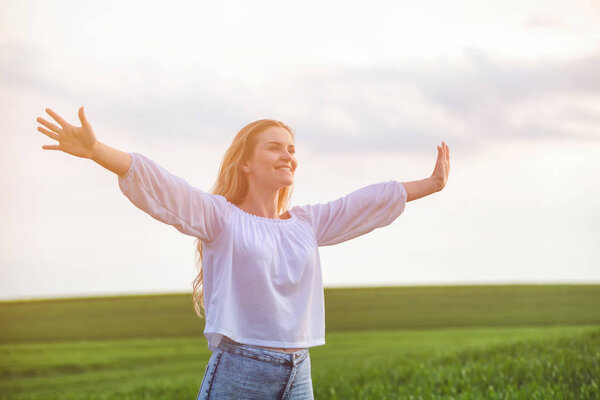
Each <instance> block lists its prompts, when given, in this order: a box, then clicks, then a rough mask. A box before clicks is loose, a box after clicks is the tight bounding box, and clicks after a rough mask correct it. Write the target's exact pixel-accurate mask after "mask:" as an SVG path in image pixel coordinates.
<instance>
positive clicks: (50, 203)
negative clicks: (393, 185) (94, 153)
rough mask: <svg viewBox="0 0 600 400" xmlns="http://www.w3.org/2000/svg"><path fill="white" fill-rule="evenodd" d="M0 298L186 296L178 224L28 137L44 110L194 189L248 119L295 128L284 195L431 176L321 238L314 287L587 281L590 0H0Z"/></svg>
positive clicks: (593, 70)
mask: <svg viewBox="0 0 600 400" xmlns="http://www.w3.org/2000/svg"><path fill="white" fill-rule="evenodd" d="M0 7H1V9H0V93H1V98H0V101H1V105H2V110H3V113H2V118H1V119H0V134H1V135H2V139H3V140H2V145H1V146H0V152H1V154H0V155H1V157H0V160H1V161H0V162H1V163H2V164H1V168H0V182H1V184H2V196H0V210H1V211H0V212H1V214H0V216H1V218H2V224H1V226H2V231H1V234H2V237H1V240H0V251H1V259H0V261H1V265H0V299H17V298H38V297H62V296H88V295H103V294H120V293H159V292H173V291H177V292H186V291H187V292H189V291H190V290H191V282H192V280H193V279H194V277H195V274H196V269H195V259H194V256H195V246H194V238H192V237H189V236H185V235H183V234H181V233H180V232H178V231H177V230H176V229H175V228H173V227H171V226H168V225H165V224H161V223H160V222H158V221H156V220H154V219H152V218H151V217H150V216H148V215H146V214H144V213H143V212H142V211H141V210H139V209H137V208H136V207H135V206H134V205H133V204H132V203H131V202H130V201H129V200H128V199H127V198H126V197H125V196H124V195H123V194H122V193H121V191H120V190H119V187H118V181H117V176H116V175H114V174H113V173H111V172H110V171H108V170H105V169H104V168H102V167H100V166H99V165H97V164H95V163H94V162H92V161H90V160H86V159H81V158H77V157H73V156H71V155H68V154H66V153H62V152H59V151H48V150H42V149H41V147H42V145H45V144H55V143H56V142H54V141H52V140H51V139H50V138H48V137H46V136H45V135H43V134H41V133H40V132H38V131H37V130H36V128H37V126H39V124H38V123H37V122H36V118H37V117H39V116H41V117H43V118H45V119H47V120H52V119H51V118H50V117H49V115H48V114H46V113H45V111H44V110H45V108H46V107H50V108H52V109H53V110H54V111H56V112H57V113H58V114H59V115H61V116H62V117H63V118H65V119H67V120H68V121H70V122H71V123H78V118H77V110H78V108H79V107H80V106H81V105H83V106H85V110H86V115H87V118H88V120H89V121H90V123H91V125H92V127H93V129H94V132H95V134H96V136H97V137H98V139H99V140H100V141H102V142H104V143H107V144H109V145H111V146H113V147H116V148H118V149H121V150H123V151H128V152H138V153H142V154H144V155H146V156H147V157H149V158H151V159H153V160H155V161H156V162H157V163H159V164H160V165H162V166H163V167H164V168H166V169H167V170H169V171H171V172H172V173H174V174H176V175H179V176H181V177H183V178H185V179H186V180H187V181H188V182H189V183H190V184H192V185H194V186H196V187H198V188H200V189H202V190H205V191H208V190H210V188H211V187H212V185H213V183H214V181H215V179H216V175H217V171H218V167H219V164H220V162H221V159H222V156H223V154H224V152H225V150H226V149H227V147H228V146H229V145H230V143H231V140H232V139H233V137H234V136H235V134H236V133H237V132H238V130H239V129H240V128H242V127H243V126H244V125H246V124H247V123H249V122H251V121H254V120H257V119H261V118H275V119H278V120H282V121H284V122H285V123H287V124H288V125H290V126H291V127H292V128H293V129H294V133H295V135H296V140H295V141H296V147H297V158H298V162H299V167H298V170H297V173H296V178H295V186H294V191H293V196H292V202H291V203H292V205H296V204H297V205H301V204H309V203H318V202H326V201H329V200H334V199H336V198H339V197H341V196H343V195H345V194H347V193H349V192H351V191H353V190H356V189H358V188H361V187H363V186H366V185H368V184H371V183H375V182H380V181H384V180H389V179H396V180H399V181H401V182H406V181H413V180H419V179H423V178H426V177H428V176H430V175H431V173H432V172H433V168H434V165H435V160H436V157H437V148H436V146H437V145H439V144H440V143H441V141H442V140H443V141H445V142H446V143H447V144H448V146H449V149H450V165H451V169H450V176H449V180H448V183H447V186H446V188H445V189H444V190H443V191H441V192H439V193H435V194H433V195H431V196H428V197H425V198H422V199H419V200H415V201H411V202H409V203H408V204H407V206H406V209H405V211H404V213H403V214H402V215H401V216H400V217H399V218H398V219H397V220H395V221H394V222H393V223H392V224H391V225H389V226H387V227H384V228H380V229H377V230H375V231H373V232H371V233H369V234H367V235H364V236H362V237H359V238H356V239H353V240H351V241H348V242H345V243H342V244H338V245H335V246H329V247H321V248H320V254H321V261H322V266H323V279H324V284H325V286H326V287H337V286H370V285H385V286H391V285H413V284H418V285H426V284H463V283H525V282H532V283H538V282H587V283H591V282H596V283H597V282H600V207H599V206H600V200H599V199H600V163H599V161H598V160H599V159H600V73H599V72H598V71H600V3H598V2H597V1H561V2H547V1H527V2H522V1H506V0H503V1H495V2H489V1H488V2H481V1H455V2H431V1H421V2H412V1H411V2H408V1H406V2H404V1H403V2H399V1H389V2H381V1H372V2H368V3H365V2H358V1H348V0H345V1H339V2H337V1H330V2H327V3H326V4H323V2H320V1H319V2H317V1H303V2H295V3H291V2H275V1H273V2H259V1H254V2H241V1H240V2H226V3H224V2H200V1H195V2H180V1H169V2H166V3H165V2H160V3H158V2H148V1H143V2H142V1H140V2H134V1H129V2H117V1H113V2H111V1H107V0H102V1H86V2H74V1H73V2H65V1H52V2H47V1H31V0H26V1H16V0H14V1H5V0H4V1H0Z"/></svg>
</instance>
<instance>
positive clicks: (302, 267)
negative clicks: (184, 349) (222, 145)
mask: <svg viewBox="0 0 600 400" xmlns="http://www.w3.org/2000/svg"><path fill="white" fill-rule="evenodd" d="M47 111H48V113H49V114H50V115H51V116H52V117H53V118H54V119H55V120H56V121H57V122H58V123H59V125H60V127H58V126H56V125H54V124H52V123H50V122H48V121H45V120H43V119H42V118H38V122H40V123H41V124H42V125H44V126H45V127H46V128H48V129H49V130H48V129H44V128H41V127H38V130H39V131H40V132H42V133H44V134H46V135H47V136H48V137H50V138H52V139H54V140H57V141H58V142H59V144H58V145H46V146H43V148H44V149H49V150H62V151H64V152H66V153H69V154H72V155H75V156H78V157H83V158H90V159H92V160H94V161H95V162H97V163H98V164H99V165H101V166H103V167H105V168H106V169H108V170H110V171H112V172H114V173H115V174H117V176H118V183H119V188H120V189H121V191H122V192H123V194H124V195H125V196H127V197H128V198H129V199H130V200H131V202H132V203H133V204H134V205H135V206H136V207H138V208H139V209H141V210H142V211H144V212H146V213H147V214H149V215H150V216H151V217H152V218H154V219H156V220H158V221H161V222H163V223H166V224H169V225H172V226H173V227H174V228H176V229H177V230H178V231H180V232H182V233H184V234H186V235H190V236H193V237H196V238H197V248H198V254H199V260H198V269H199V272H198V275H197V277H196V279H195V280H194V283H193V289H194V290H193V303H194V308H195V310H196V313H197V314H198V315H199V316H200V317H203V313H204V316H205V318H206V324H205V328H204V335H205V337H206V339H207V341H208V347H209V349H210V350H211V351H212V352H213V353H212V355H211V357H210V360H209V363H208V365H207V367H206V370H205V373H204V376H203V379H202V383H201V387H200V391H199V394H198V399H233V398H239V397H244V398H257V399H258V398H260V399H262V398H296V399H312V398H313V388H312V380H311V373H310V371H311V366H310V363H311V361H310V354H309V349H308V348H309V347H312V346H320V345H324V344H325V307H324V295H323V282H322V271H321V262H320V257H319V251H318V247H319V246H329V245H334V244H338V243H342V242H345V241H347V240H350V239H353V238H356V237H359V236H361V235H364V234H366V233H369V232H371V231H372V230H374V229H376V228H379V227H383V226H386V225H389V224H391V223H392V222H393V221H394V220H395V219H396V218H398V217H399V216H400V215H401V214H402V213H403V212H404V210H405V207H406V203H407V202H408V201H409V200H411V199H415V198H419V197H423V196H425V195H428V194H431V193H433V192H435V191H439V190H441V189H442V188H443V187H444V186H445V184H446V181H447V178H448V171H449V155H448V150H447V146H446V145H445V143H443V142H442V146H439V147H438V159H437V162H436V166H435V169H434V173H433V174H432V176H431V177H429V178H427V179H424V180H421V181H414V182H407V183H402V182H399V181H397V180H391V181H384V182H378V183H373V184H371V185H368V186H365V187H363V188H360V189H358V190H355V191H354V192H352V193H349V194H348V195H346V196H344V197H341V198H339V199H336V200H332V201H329V202H327V203H318V204H307V205H302V206H294V207H292V208H289V207H288V203H289V200H290V194H291V191H292V185H293V183H294V174H295V172H296V169H297V168H298V162H297V160H296V157H295V145H294V134H293V132H292V130H291V128H290V127H288V126H287V125H285V124H284V123H283V122H281V121H277V120H272V119H261V120H258V121H254V122H252V123H250V124H248V125H246V126H245V127H243V128H242V129H241V130H240V131H239V132H238V133H237V135H236V136H235V137H234V139H233V142H232V144H231V145H230V146H229V148H228V149H227V151H226V152H225V155H224V157H223V161H222V163H221V166H220V169H219V173H218V177H217V180H216V183H215V185H214V186H213V188H212V190H211V191H210V192H206V191H203V190H201V189H198V188H196V187H193V186H191V185H190V184H188V183H187V182H186V181H185V180H184V179H183V178H180V177H178V176H175V175H173V174H172V173H170V172H168V171H167V170H166V169H164V168H162V167H161V166H160V165H158V164H157V163H155V162H154V161H152V160H151V159H149V158H148V157H146V156H144V155H142V154H139V153H126V152H122V151H120V150H117V149H115V148H112V147H110V146H107V145H105V144H103V143H101V142H99V141H98V140H97V139H96V137H95V135H94V133H93V131H92V128H91V125H90V124H89V122H88V121H87V119H86V118H85V115H84V113H83V107H81V109H80V110H79V118H80V120H81V124H82V126H81V127H75V126H73V125H70V124H68V123H67V122H66V121H64V120H63V119H62V118H61V117H60V116H58V115H56V114H55V113H54V112H53V111H51V110H49V109H48V110H47Z"/></svg>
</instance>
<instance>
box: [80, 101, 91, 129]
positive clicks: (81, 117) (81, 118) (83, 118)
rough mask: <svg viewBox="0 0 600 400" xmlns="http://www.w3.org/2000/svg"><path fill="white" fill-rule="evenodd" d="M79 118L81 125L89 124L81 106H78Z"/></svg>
mask: <svg viewBox="0 0 600 400" xmlns="http://www.w3.org/2000/svg"><path fill="white" fill-rule="evenodd" d="M79 120H80V121H81V126H89V125H90V124H89V122H88V120H87V119H86V118H85V114H84V113H83V106H81V107H80V108H79Z"/></svg>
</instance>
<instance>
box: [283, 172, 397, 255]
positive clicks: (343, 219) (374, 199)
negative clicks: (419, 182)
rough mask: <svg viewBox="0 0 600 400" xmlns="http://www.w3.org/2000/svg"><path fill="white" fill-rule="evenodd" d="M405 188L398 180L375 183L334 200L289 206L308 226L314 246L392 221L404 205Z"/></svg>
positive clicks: (331, 243) (330, 243)
mask: <svg viewBox="0 0 600 400" xmlns="http://www.w3.org/2000/svg"><path fill="white" fill-rule="evenodd" d="M406 198H407V193H406V188H405V187H404V185H402V183H400V182H398V181H386V182H381V183H375V184H372V185H369V186H365V187H363V188H361V189H358V190H356V191H354V192H352V193H350V194H348V195H346V196H344V197H341V198H339V199H337V200H333V201H330V202H328V203H325V204H322V203H319V204H311V205H305V206H296V207H294V208H295V210H294V208H293V209H292V210H293V211H296V212H298V213H299V214H301V215H302V216H303V218H304V219H306V220H307V221H308V223H309V224H310V225H311V226H312V228H313V231H314V233H315V238H316V240H317V246H329V245H333V244H338V243H341V242H345V241H346V240H350V239H354V238H356V237H358V236H361V235H364V234H366V233H369V232H371V231H372V230H374V229H375V228H381V227H383V226H386V225H389V224H391V223H392V221H394V220H395V219H396V218H398V216H400V214H402V212H403V211H404V209H405V207H406Z"/></svg>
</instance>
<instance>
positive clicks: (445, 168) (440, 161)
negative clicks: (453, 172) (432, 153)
mask: <svg viewBox="0 0 600 400" xmlns="http://www.w3.org/2000/svg"><path fill="white" fill-rule="evenodd" d="M437 148H438V158H437V160H436V162H435V168H434V170H433V174H431V178H432V179H435V180H436V181H438V182H439V185H440V189H439V190H442V189H443V188H444V187H445V186H446V182H447V181H448V174H449V173H450V149H448V145H447V144H446V143H444V142H442V145H441V146H438V147H437Z"/></svg>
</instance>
